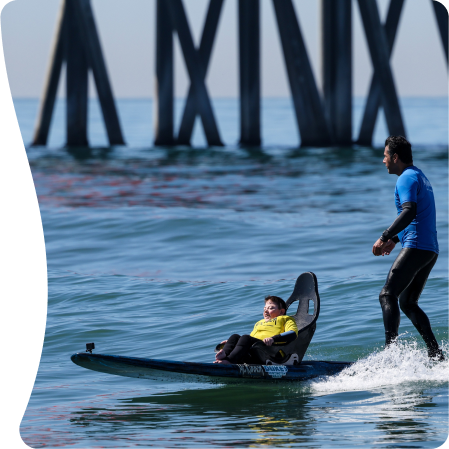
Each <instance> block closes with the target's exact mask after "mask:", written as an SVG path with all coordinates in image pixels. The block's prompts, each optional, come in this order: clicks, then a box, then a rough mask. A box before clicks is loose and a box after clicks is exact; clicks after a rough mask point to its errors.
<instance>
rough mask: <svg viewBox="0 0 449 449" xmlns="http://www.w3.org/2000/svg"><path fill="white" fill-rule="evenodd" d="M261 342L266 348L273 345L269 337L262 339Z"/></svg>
mask: <svg viewBox="0 0 449 449" xmlns="http://www.w3.org/2000/svg"><path fill="white" fill-rule="evenodd" d="M263 342H264V343H265V344H266V345H267V346H271V345H272V344H273V343H274V340H273V339H272V338H271V337H268V338H264V339H263Z"/></svg>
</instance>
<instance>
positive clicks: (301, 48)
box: [273, 0, 332, 146]
mask: <svg viewBox="0 0 449 449" xmlns="http://www.w3.org/2000/svg"><path fill="white" fill-rule="evenodd" d="M273 5H274V10H275V13H276V20H277V24H278V30H279V35H280V37H281V43H282V49H283V52H284V61H285V65H286V67H287V73H288V79H289V82H290V90H291V92H292V97H293V104H294V106H295V113H296V120H297V124H298V129H299V132H300V134H301V145H302V146H327V145H330V144H331V142H332V139H331V133H330V130H329V126H328V124H327V121H326V118H325V114H324V109H323V106H322V104H321V98H320V95H319V93H318V89H317V87H316V83H315V78H314V76H313V72H312V67H311V66H310V62H309V58H308V56H307V51H306V47H305V45H304V40H303V38H302V34H301V30H300V28H299V23H298V19H297V17H296V13H295V10H294V8H293V4H292V2H291V0H273Z"/></svg>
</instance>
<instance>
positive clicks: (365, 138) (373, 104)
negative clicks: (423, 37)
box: [357, 0, 404, 146]
mask: <svg viewBox="0 0 449 449" xmlns="http://www.w3.org/2000/svg"><path fill="white" fill-rule="evenodd" d="M403 6H404V0H391V2H390V6H389V8H388V12H387V19H386V21H385V25H384V30H385V35H386V37H387V43H388V57H391V53H392V52H393V46H394V41H395V39H396V33H397V29H398V27H399V19H400V17H401V12H402V8H403ZM380 106H381V86H380V80H379V77H378V76H377V75H376V72H374V74H373V77H372V79H371V84H370V89H369V93H368V98H367V100H366V105H365V111H364V113H363V118H362V125H361V127H360V132H359V137H358V140H357V143H358V144H359V145H367V146H370V145H371V144H372V140H373V134H374V127H375V125H376V119H377V114H378V112H379V108H380Z"/></svg>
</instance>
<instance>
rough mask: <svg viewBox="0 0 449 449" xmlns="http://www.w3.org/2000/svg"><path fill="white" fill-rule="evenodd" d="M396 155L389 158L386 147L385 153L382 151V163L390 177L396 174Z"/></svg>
mask: <svg viewBox="0 0 449 449" xmlns="http://www.w3.org/2000/svg"><path fill="white" fill-rule="evenodd" d="M397 159H398V157H397V155H396V154H394V155H393V157H391V156H390V153H389V152H388V145H387V146H386V147H385V151H384V160H383V163H384V164H385V167H387V170H388V173H389V174H390V175H394V174H396V172H397V171H398V166H397V163H396V162H397Z"/></svg>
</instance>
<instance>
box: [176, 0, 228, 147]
mask: <svg viewBox="0 0 449 449" xmlns="http://www.w3.org/2000/svg"><path fill="white" fill-rule="evenodd" d="M223 1H224V0H210V3H209V8H208V10H207V15H206V21H205V23H204V28H203V34H202V36H201V43H200V48H199V57H200V59H201V62H202V73H201V76H202V79H203V80H204V79H205V78H206V74H207V69H208V67H209V61H210V57H211V54H212V48H213V45H214V41H215V36H216V34H217V28H218V22H219V19H220V14H221V10H222V7H223ZM196 114H197V108H196V97H195V91H194V89H193V86H192V85H190V87H189V93H188V94H187V100H186V105H185V107H184V113H183V115H182V120H181V125H180V126H179V131H178V138H177V140H176V143H177V144H178V145H190V139H191V137H192V132H193V126H194V124H195V117H196Z"/></svg>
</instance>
